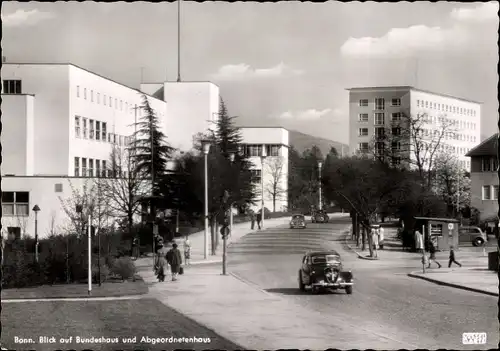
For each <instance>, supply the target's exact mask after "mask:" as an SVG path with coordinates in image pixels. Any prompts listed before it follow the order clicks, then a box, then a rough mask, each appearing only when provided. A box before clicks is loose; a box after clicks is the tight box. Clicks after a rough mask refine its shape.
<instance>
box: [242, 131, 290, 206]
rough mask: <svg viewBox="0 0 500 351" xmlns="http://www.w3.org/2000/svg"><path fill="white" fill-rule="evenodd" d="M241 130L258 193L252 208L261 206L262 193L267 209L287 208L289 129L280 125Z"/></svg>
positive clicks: (245, 151)
mask: <svg viewBox="0 0 500 351" xmlns="http://www.w3.org/2000/svg"><path fill="white" fill-rule="evenodd" d="M240 131H241V134H242V137H243V143H244V150H243V151H244V153H245V154H246V155H247V156H249V158H250V161H251V162H252V164H253V169H252V173H253V179H254V182H255V189H256V192H257V193H258V194H260V196H259V197H258V201H259V202H258V203H257V204H256V205H255V206H254V208H253V209H254V210H259V209H260V208H261V203H262V194H263V196H264V206H265V207H266V208H267V209H269V210H270V211H273V212H274V211H286V210H287V208H288V149H289V147H290V145H289V131H288V130H286V129H285V128H282V127H274V128H273V127H242V128H240ZM262 156H264V157H262ZM262 177H264V178H263V179H262ZM262 185H263V186H262Z"/></svg>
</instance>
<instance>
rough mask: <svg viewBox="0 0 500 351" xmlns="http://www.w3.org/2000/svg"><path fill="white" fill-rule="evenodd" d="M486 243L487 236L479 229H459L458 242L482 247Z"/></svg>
mask: <svg viewBox="0 0 500 351" xmlns="http://www.w3.org/2000/svg"><path fill="white" fill-rule="evenodd" d="M487 241H488V236H487V235H486V234H485V233H484V232H483V231H482V230H481V229H480V228H479V227H460V228H459V229H458V242H459V243H467V242H470V243H472V245H474V246H482V245H484V244H485V243H486V242H487Z"/></svg>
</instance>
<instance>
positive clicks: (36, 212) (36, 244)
mask: <svg viewBox="0 0 500 351" xmlns="http://www.w3.org/2000/svg"><path fill="white" fill-rule="evenodd" d="M38 211H40V207H38V205H35V206H33V212H35V262H36V263H38Z"/></svg>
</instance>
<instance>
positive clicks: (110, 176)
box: [108, 169, 114, 178]
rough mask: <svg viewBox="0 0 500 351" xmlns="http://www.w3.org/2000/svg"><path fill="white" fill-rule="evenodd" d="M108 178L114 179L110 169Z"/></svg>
mask: <svg viewBox="0 0 500 351" xmlns="http://www.w3.org/2000/svg"><path fill="white" fill-rule="evenodd" d="M108 178H114V176H113V170H112V169H108Z"/></svg>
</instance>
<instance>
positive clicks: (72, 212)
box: [59, 179, 111, 235]
mask: <svg viewBox="0 0 500 351" xmlns="http://www.w3.org/2000/svg"><path fill="white" fill-rule="evenodd" d="M68 182H69V185H70V188H71V196H70V197H68V198H62V197H59V201H60V202H61V207H62V209H63V211H64V213H65V214H66V215H67V216H68V218H69V221H70V223H69V224H70V230H71V231H72V232H74V233H76V234H78V235H84V230H85V227H87V226H88V225H89V223H88V219H89V216H91V218H92V220H93V223H97V224H98V225H102V223H104V222H105V221H106V220H107V219H108V218H109V217H110V215H111V212H110V209H109V205H108V201H107V199H106V198H105V196H104V192H103V191H102V186H101V185H100V184H99V183H98V182H95V181H94V180H93V179H86V180H85V181H84V183H83V185H82V186H81V188H80V189H78V188H76V187H75V186H74V185H73V183H72V182H71V181H70V180H69V179H68ZM77 206H81V210H82V211H81V213H78V212H77Z"/></svg>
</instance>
